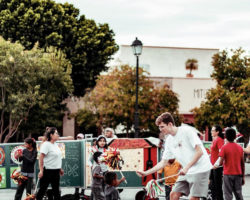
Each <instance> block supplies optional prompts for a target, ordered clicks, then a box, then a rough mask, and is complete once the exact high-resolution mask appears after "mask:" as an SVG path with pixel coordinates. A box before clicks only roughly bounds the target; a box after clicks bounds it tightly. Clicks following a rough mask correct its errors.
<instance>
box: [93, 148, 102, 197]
mask: <svg viewBox="0 0 250 200" xmlns="http://www.w3.org/2000/svg"><path fill="white" fill-rule="evenodd" d="M101 155H102V153H101V152H98V151H97V152H95V153H94V155H93V159H94V165H93V167H92V185H91V196H92V199H93V200H102V199H103V200H105V196H104V191H103V180H104V177H103V172H102V169H101V166H100V161H99V157H100V156H101Z"/></svg>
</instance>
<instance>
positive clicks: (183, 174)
mask: <svg viewBox="0 0 250 200" xmlns="http://www.w3.org/2000/svg"><path fill="white" fill-rule="evenodd" d="M187 172H188V168H186V167H184V168H183V169H181V170H180V175H182V176H185V175H186V174H187Z"/></svg>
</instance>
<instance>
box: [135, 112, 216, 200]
mask: <svg viewBox="0 0 250 200" xmlns="http://www.w3.org/2000/svg"><path fill="white" fill-rule="evenodd" d="M156 125H157V126H158V127H159V129H160V131H161V133H164V134H165V135H167V134H168V135H169V136H168V137H167V139H166V141H165V150H164V152H163V156H162V160H161V161H160V162H159V163H158V164H157V165H156V166H154V167H153V168H151V169H149V170H147V171H137V174H138V175H140V176H147V175H149V174H152V173H154V172H156V171H158V170H159V169H161V168H163V167H165V166H166V165H167V164H168V160H169V159H170V158H172V157H175V158H176V160H177V161H178V162H179V163H180V164H181V165H182V167H183V168H182V169H181V170H180V172H179V174H180V176H179V178H178V180H177V182H176V184H175V186H174V187H173V189H172V192H171V194H170V199H171V200H177V199H179V198H180V197H181V196H182V195H186V196H190V199H192V200H196V199H197V200H198V199H200V197H205V198H206V197H207V192H208V181H209V174H210V169H211V168H212V164H211V163H210V160H209V156H208V154H207V152H206V150H205V148H204V146H203V144H202V142H201V140H200V139H199V137H198V136H197V133H196V132H195V131H194V129H192V128H191V127H188V126H180V127H176V126H175V122H174V119H173V117H172V115H171V114H170V113H168V112H166V113H163V114H161V115H160V116H159V117H158V118H157V119H156Z"/></svg>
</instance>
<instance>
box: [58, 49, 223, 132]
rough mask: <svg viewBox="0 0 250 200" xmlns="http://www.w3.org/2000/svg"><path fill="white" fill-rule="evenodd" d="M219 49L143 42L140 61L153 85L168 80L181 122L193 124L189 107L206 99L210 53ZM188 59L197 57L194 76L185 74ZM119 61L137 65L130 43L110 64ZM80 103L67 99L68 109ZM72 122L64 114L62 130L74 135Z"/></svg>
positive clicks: (210, 66)
mask: <svg viewBox="0 0 250 200" xmlns="http://www.w3.org/2000/svg"><path fill="white" fill-rule="evenodd" d="M218 52H219V49H206V48H185V47H156V46H143V50H142V55H141V56H140V59H139V65H140V66H141V67H143V68H144V69H145V70H146V71H148V72H149V73H150V78H151V79H152V80H153V81H155V84H156V86H158V87H160V86H162V85H164V84H166V83H167V84H168V85H169V86H170V88H171V89H172V90H173V91H174V92H176V93H177V94H178V97H179V100H180V102H179V111H180V113H181V114H183V116H184V119H185V121H184V123H189V124H192V123H193V114H192V113H191V112H190V110H191V109H193V108H195V107H199V106H200V103H201V102H202V101H204V100H205V95H206V92H207V90H209V89H211V88H213V87H215V85H216V83H215V81H214V80H212V79H211V78H210V75H211V73H212V71H213V67H212V65H211V62H212V57H213V55H214V54H216V53H218ZM188 59H196V60H197V61H198V69H197V70H194V71H192V74H193V76H194V77H193V78H187V77H186V75H187V73H189V71H188V70H186V67H185V63H186V61H187V60H188ZM121 64H128V65H130V66H135V65H136V59H135V56H134V55H133V53H132V49H131V47H130V46H129V45H121V46H120V50H119V51H118V53H117V54H116V55H115V58H114V60H113V61H111V62H110V64H109V65H110V66H111V68H112V66H118V65H121ZM79 106H81V103H80V102H78V101H76V102H72V101H71V100H70V99H69V104H68V107H69V110H72V112H75V111H76V110H77V108H79ZM74 124H75V122H74V119H70V120H69V119H68V118H67V117H66V116H65V117H64V121H63V134H64V135H72V136H73V135H74V134H75V130H74V129H75V125H74Z"/></svg>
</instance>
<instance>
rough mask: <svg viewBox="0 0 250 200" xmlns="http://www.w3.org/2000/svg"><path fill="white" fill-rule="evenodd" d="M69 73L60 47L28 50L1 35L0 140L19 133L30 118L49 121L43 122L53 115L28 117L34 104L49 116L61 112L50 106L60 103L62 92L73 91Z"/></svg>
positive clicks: (68, 66) (38, 121)
mask: <svg viewBox="0 0 250 200" xmlns="http://www.w3.org/2000/svg"><path fill="white" fill-rule="evenodd" d="M70 73H71V64H70V62H69V61H68V60H67V59H66V58H65V55H64V54H63V53H62V52H61V51H58V50H55V49H54V48H48V49H47V51H46V52H44V51H43V50H40V49H39V48H37V46H35V47H34V48H33V49H31V50H25V49H24V47H23V46H22V45H20V44H18V43H10V42H7V41H5V40H4V39H3V38H0V90H1V93H0V116H1V118H0V142H7V141H8V140H9V139H10V138H11V137H13V136H14V135H15V134H16V133H19V132H20V130H19V128H20V126H21V125H24V124H25V122H27V121H28V120H29V119H30V122H31V123H33V125H34V123H35V122H36V123H37V124H38V123H41V124H42V125H43V129H44V128H45V126H46V125H48V124H46V125H44V124H43V123H42V122H43V121H47V122H48V121H49V119H51V118H48V119H47V118H37V117H34V116H35V115H33V117H34V118H29V117H30V116H29V115H30V113H31V112H32V110H33V109H34V108H35V107H37V108H39V110H44V111H45V110H46V113H47V116H48V115H51V116H55V115H56V114H57V113H58V112H59V113H61V112H62V110H60V109H58V110H57V111H54V110H53V109H51V110H50V108H53V107H55V104H57V103H58V102H59V105H60V102H61V101H62V99H63V96H64V95H66V94H67V93H70V92H71V91H72V89H73V88H72V80H71V77H70ZM57 106H58V105H57ZM58 107H59V106H58ZM53 112H55V113H53ZM39 116H40V117H41V115H39ZM60 120H61V119H60ZM54 121H58V119H57V118H56V119H54ZM23 127H25V126H23ZM31 130H32V129H31ZM33 130H34V129H33Z"/></svg>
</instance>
